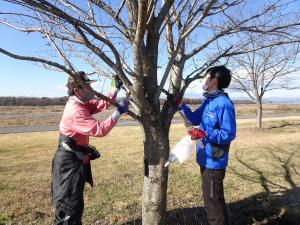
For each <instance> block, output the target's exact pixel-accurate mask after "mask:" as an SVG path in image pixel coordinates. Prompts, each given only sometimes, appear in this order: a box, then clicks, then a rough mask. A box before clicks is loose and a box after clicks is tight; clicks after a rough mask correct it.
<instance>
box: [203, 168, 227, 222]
mask: <svg viewBox="0 0 300 225" xmlns="http://www.w3.org/2000/svg"><path fill="white" fill-rule="evenodd" d="M200 171H201V177H202V192H203V200H204V208H205V212H206V216H207V221H208V223H209V225H229V219H228V213H227V209H226V203H225V198H224V188H223V180H224V177H225V169H220V170H215V169H207V168H204V167H202V166H201V167H200Z"/></svg>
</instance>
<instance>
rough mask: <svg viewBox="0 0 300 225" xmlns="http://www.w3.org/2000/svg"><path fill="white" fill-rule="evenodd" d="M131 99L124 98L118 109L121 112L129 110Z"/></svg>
mask: <svg viewBox="0 0 300 225" xmlns="http://www.w3.org/2000/svg"><path fill="white" fill-rule="evenodd" d="M128 106H129V101H128V100H127V99H124V100H122V101H120V102H119V107H118V109H117V110H118V111H119V113H120V114H123V113H126V112H127V111H128Z"/></svg>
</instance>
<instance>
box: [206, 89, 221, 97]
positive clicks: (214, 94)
mask: <svg viewBox="0 0 300 225" xmlns="http://www.w3.org/2000/svg"><path fill="white" fill-rule="evenodd" d="M224 94H226V93H225V92H224V90H223V89H221V90H215V91H213V92H211V93H208V92H207V91H206V92H204V93H203V96H204V97H205V98H216V97H218V96H220V95H224Z"/></svg>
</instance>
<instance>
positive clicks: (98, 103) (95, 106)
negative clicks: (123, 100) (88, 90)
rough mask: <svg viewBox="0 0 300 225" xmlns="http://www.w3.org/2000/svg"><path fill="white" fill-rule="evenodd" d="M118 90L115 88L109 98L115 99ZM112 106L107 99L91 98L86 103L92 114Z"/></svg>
mask: <svg viewBox="0 0 300 225" xmlns="http://www.w3.org/2000/svg"><path fill="white" fill-rule="evenodd" d="M117 93H118V92H117V91H116V90H113V91H111V92H110V93H109V94H108V96H107V97H108V98H109V99H111V100H115V99H116V97H117ZM109 106H110V103H109V102H107V101H105V100H102V99H101V100H90V101H89V102H88V103H86V107H87V108H88V110H89V112H90V114H96V113H99V112H102V111H103V110H105V109H107V108H108V107H109Z"/></svg>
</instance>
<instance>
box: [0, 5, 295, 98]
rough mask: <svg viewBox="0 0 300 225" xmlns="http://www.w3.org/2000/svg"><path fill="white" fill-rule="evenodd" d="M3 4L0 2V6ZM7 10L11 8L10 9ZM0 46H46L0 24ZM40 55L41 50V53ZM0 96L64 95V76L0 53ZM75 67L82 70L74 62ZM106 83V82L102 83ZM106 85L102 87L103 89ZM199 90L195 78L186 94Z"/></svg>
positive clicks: (20, 49)
mask: <svg viewBox="0 0 300 225" xmlns="http://www.w3.org/2000/svg"><path fill="white" fill-rule="evenodd" d="M5 7H7V5H6V4H4V3H2V2H0V9H1V8H5ZM9 11H13V9H12V8H10V9H9ZM0 34H1V35H0V47H1V48H4V49H6V50H8V51H11V52H14V53H17V54H20V55H27V56H34V55H35V54H36V51H37V50H42V49H46V48H47V46H46V45H45V43H44V42H43V40H42V39H41V38H40V36H39V35H38V34H34V33H30V34H26V33H22V32H18V31H15V30H13V29H11V28H8V27H6V26H5V25H2V24H0ZM41 54H43V53H41ZM0 68H1V72H0V82H1V84H2V87H1V88H0V96H34V97H60V96H64V95H66V89H65V87H64V86H65V83H66V80H67V75H66V74H65V73H63V72H57V71H49V70H46V69H44V68H42V67H41V66H37V65H35V64H33V63H31V62H26V61H19V60H15V59H12V58H10V57H7V56H5V55H3V54H1V53H0ZM77 68H78V69H84V66H83V65H78V66H77ZM107 83H109V82H106V84H107ZM102 87H103V83H97V84H96V89H97V90H101V89H102ZM108 90H109V85H105V86H104V92H107V91H108ZM201 95H202V90H201V87H200V82H198V81H196V82H194V83H193V84H192V85H191V88H189V89H188V90H187V92H186V97H200V96H201ZM231 95H232V96H233V97H237V98H239V97H241V96H244V95H242V94H241V93H234V92H231ZM278 95H279V96H283V97H284V96H287V97H289V98H290V97H291V96H293V97H295V98H300V90H293V91H291V90H290V91H286V90H279V91H278V90H277V91H274V92H270V93H269V94H267V96H266V97H268V96H269V97H276V96H278Z"/></svg>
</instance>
